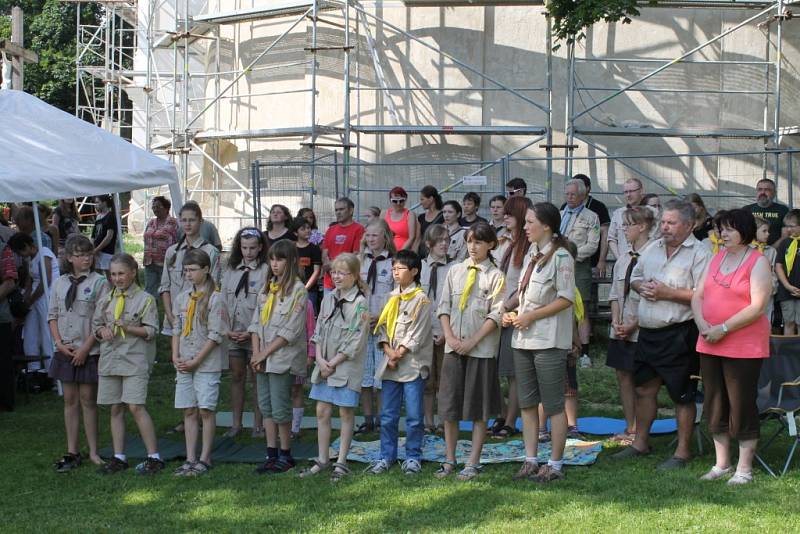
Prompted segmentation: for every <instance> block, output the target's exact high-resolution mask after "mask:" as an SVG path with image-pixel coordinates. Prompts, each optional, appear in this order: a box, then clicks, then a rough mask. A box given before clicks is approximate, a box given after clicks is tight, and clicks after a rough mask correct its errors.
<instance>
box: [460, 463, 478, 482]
mask: <svg viewBox="0 0 800 534" xmlns="http://www.w3.org/2000/svg"><path fill="white" fill-rule="evenodd" d="M481 469H483V466H482V465H481V464H466V465H465V466H464V469H462V470H461V471H459V472H458V476H457V477H456V478H458V480H461V481H467V480H472V479H473V478H475V477H476V476H478V475H480V474H481Z"/></svg>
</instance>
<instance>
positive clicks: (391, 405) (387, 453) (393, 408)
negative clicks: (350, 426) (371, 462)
mask: <svg viewBox="0 0 800 534" xmlns="http://www.w3.org/2000/svg"><path fill="white" fill-rule="evenodd" d="M424 393H425V380H423V379H422V377H417V378H416V379H415V380H412V381H411V382H395V381H394V380H384V381H383V389H382V390H381V394H382V405H381V458H382V459H384V460H386V461H387V462H389V463H392V462H395V461H397V438H398V428H397V427H398V423H399V422H400V406H401V405H402V404H403V400H405V404H406V459H409V460H411V459H413V460H417V461H420V460H421V459H422V438H423V437H424V435H425V430H424V422H423V414H422V411H423V409H422V408H423V398H424Z"/></svg>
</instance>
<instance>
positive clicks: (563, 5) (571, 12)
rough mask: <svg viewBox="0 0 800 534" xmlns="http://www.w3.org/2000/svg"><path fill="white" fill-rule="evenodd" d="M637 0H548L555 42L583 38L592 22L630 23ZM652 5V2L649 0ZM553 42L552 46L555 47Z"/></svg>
mask: <svg viewBox="0 0 800 534" xmlns="http://www.w3.org/2000/svg"><path fill="white" fill-rule="evenodd" d="M640 3H641V2H640V1H637V0H548V1H547V3H546V5H547V12H548V14H549V15H550V16H551V17H552V19H553V32H554V36H555V39H556V41H564V42H566V43H567V44H571V43H573V42H577V41H580V40H581V39H583V38H585V37H586V33H585V31H586V28H589V27H590V26H592V25H593V24H595V23H596V22H601V21H602V22H620V21H621V22H622V23H623V24H630V22H631V17H636V16H638V15H639V8H638V4H640ZM650 3H651V4H653V5H655V4H656V1H655V0H651V1H650ZM559 46H561V45H560V44H557V45H556V46H555V47H554V49H557V48H558V47H559Z"/></svg>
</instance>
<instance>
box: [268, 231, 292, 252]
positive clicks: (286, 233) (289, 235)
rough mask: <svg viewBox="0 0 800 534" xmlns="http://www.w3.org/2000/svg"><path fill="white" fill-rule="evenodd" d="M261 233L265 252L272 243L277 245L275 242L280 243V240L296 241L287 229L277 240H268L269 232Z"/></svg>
mask: <svg viewBox="0 0 800 534" xmlns="http://www.w3.org/2000/svg"><path fill="white" fill-rule="evenodd" d="M262 233H263V235H264V244H265V245H266V247H267V250H269V247H271V246H272V245H273V244H274V243H277V242H278V241H280V240H281V239H288V240H289V241H297V236H296V235H295V234H294V232H292V231H291V230H289V229H287V230H286V231H285V232H284V233H283V234H282V235H281V236H280V237H279V238H277V239H272V238H270V237H269V231H266V232H262Z"/></svg>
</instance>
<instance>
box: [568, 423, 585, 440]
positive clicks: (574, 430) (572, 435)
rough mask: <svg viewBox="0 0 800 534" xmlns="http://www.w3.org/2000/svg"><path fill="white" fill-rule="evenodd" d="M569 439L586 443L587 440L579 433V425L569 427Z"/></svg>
mask: <svg viewBox="0 0 800 534" xmlns="http://www.w3.org/2000/svg"><path fill="white" fill-rule="evenodd" d="M567 437H568V438H569V439H579V440H581V441H585V440H586V438H585V437H584V436H583V434H581V433H580V432H579V431H578V425H575V426H569V427H567Z"/></svg>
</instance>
